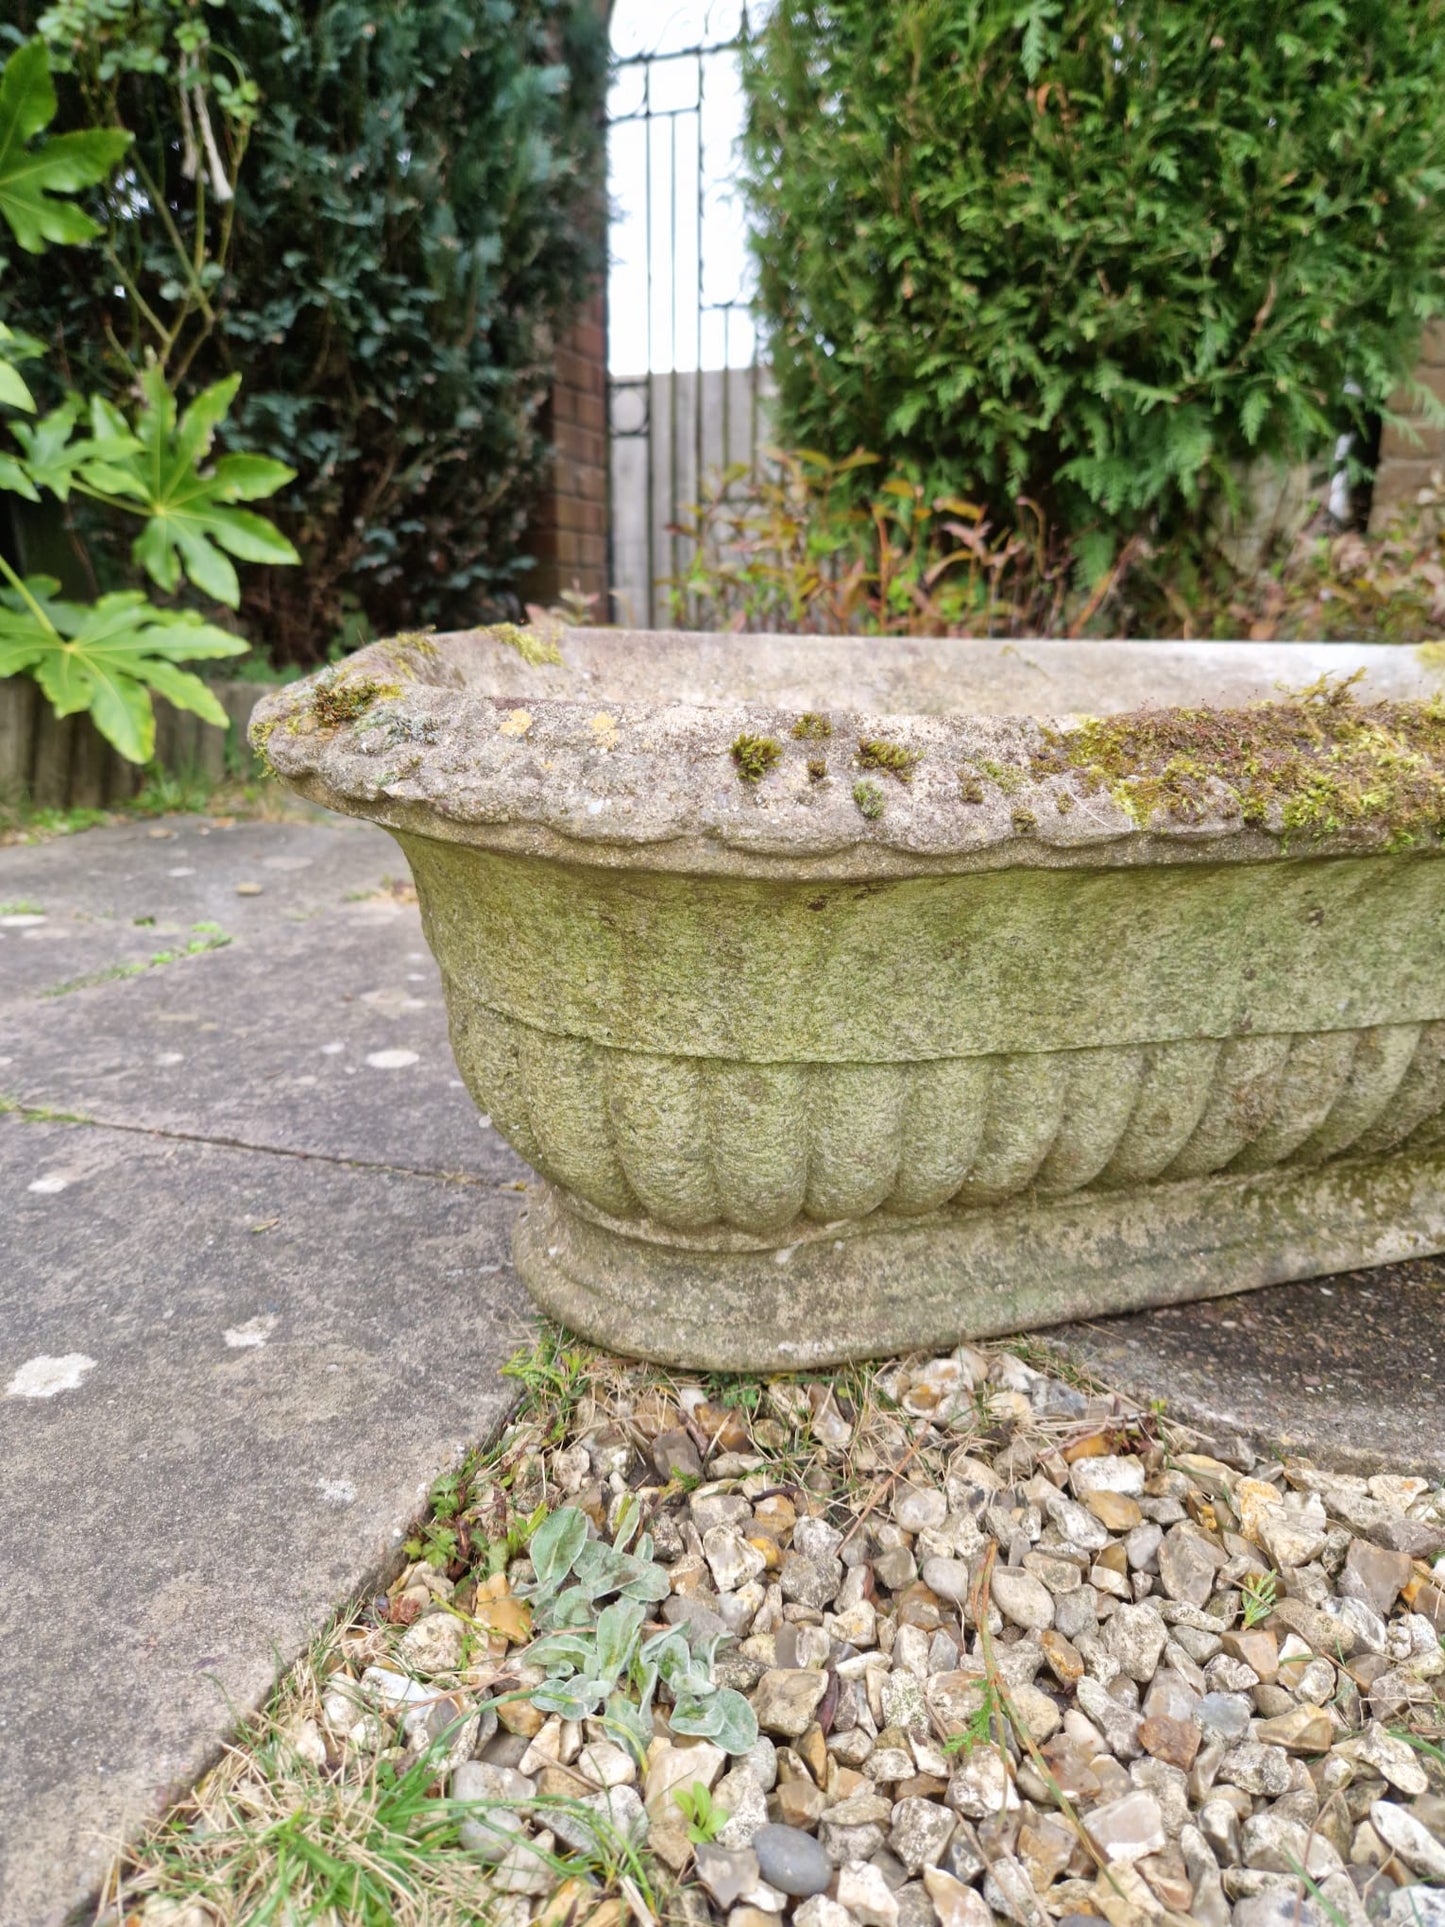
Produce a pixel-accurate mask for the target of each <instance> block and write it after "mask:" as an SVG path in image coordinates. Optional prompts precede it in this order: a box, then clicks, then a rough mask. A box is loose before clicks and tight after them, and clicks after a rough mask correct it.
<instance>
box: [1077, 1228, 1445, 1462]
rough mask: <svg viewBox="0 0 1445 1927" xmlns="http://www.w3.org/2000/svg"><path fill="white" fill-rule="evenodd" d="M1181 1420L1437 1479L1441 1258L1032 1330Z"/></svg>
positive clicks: (1443, 1383) (1444, 1381)
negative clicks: (1158, 1401) (1161, 1403)
mask: <svg viewBox="0 0 1445 1927" xmlns="http://www.w3.org/2000/svg"><path fill="white" fill-rule="evenodd" d="M1042 1336H1043V1338H1044V1339H1045V1341H1046V1342H1047V1343H1049V1344H1051V1345H1054V1346H1056V1347H1057V1348H1059V1349H1060V1350H1061V1351H1063V1352H1064V1353H1065V1354H1066V1355H1067V1356H1068V1357H1069V1358H1071V1359H1073V1360H1074V1362H1075V1363H1076V1364H1078V1365H1081V1366H1083V1367H1085V1368H1086V1369H1088V1370H1090V1371H1093V1372H1096V1373H1097V1374H1098V1375H1099V1376H1100V1377H1101V1378H1103V1379H1104V1380H1105V1381H1106V1382H1107V1383H1110V1384H1113V1385H1115V1386H1117V1387H1118V1388H1119V1389H1120V1390H1122V1391H1126V1392H1128V1393H1130V1394H1131V1396H1133V1397H1135V1398H1140V1399H1153V1398H1162V1399H1163V1400H1164V1401H1165V1405H1166V1408H1167V1410H1168V1411H1169V1412H1170V1413H1171V1414H1172V1415H1173V1416H1174V1417H1176V1418H1180V1419H1183V1420H1184V1422H1185V1423H1186V1424H1191V1425H1198V1426H1199V1427H1200V1428H1201V1429H1202V1430H1204V1431H1205V1432H1209V1433H1211V1434H1214V1435H1216V1436H1218V1437H1224V1436H1227V1435H1230V1434H1235V1435H1240V1434H1243V1435H1246V1436H1249V1437H1252V1438H1255V1439H1258V1440H1261V1441H1262V1442H1264V1443H1265V1444H1266V1445H1267V1446H1270V1447H1272V1448H1274V1449H1277V1450H1278V1451H1280V1452H1281V1453H1284V1452H1293V1453H1298V1454H1299V1455H1300V1456H1302V1457H1305V1458H1311V1459H1314V1460H1316V1461H1317V1462H1318V1463H1319V1464H1321V1465H1328V1466H1331V1467H1334V1468H1335V1469H1337V1470H1340V1471H1345V1472H1360V1473H1364V1474H1367V1475H1368V1474H1369V1473H1372V1472H1386V1471H1388V1472H1407V1473H1412V1474H1415V1475H1417V1476H1419V1477H1422V1478H1431V1479H1437V1480H1445V1423H1442V1416H1441V1415H1442V1409H1445V1407H1442V1397H1445V1391H1442V1388H1445V1258H1420V1259H1415V1260H1412V1261H1411V1262H1410V1263H1407V1264H1399V1265H1382V1266H1381V1267H1379V1268H1378V1269H1377V1270H1374V1271H1353V1272H1344V1273H1341V1274H1339V1275H1337V1276H1335V1277H1332V1278H1312V1279H1308V1280H1306V1281H1305V1282H1304V1283H1301V1284H1294V1285H1273V1286H1271V1287H1269V1289H1267V1290H1265V1291H1251V1292H1241V1293H1239V1294H1238V1295H1237V1296H1235V1297H1232V1298H1215V1299H1212V1300H1210V1302H1209V1303H1207V1304H1201V1305H1176V1306H1171V1307H1166V1308H1164V1309H1162V1310H1159V1311H1150V1312H1138V1313H1135V1314H1133V1315H1131V1316H1129V1317H1126V1318H1107V1319H1101V1320H1099V1322H1098V1323H1097V1324H1085V1325H1063V1326H1059V1327H1057V1328H1056V1329H1055V1330H1053V1331H1051V1332H1047V1333H1044V1334H1042Z"/></svg>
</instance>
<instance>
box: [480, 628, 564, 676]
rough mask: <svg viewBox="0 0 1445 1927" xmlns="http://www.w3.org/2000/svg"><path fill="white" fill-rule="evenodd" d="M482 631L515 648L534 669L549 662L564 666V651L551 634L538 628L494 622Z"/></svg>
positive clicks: (493, 638)
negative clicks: (540, 631)
mask: <svg viewBox="0 0 1445 1927" xmlns="http://www.w3.org/2000/svg"><path fill="white" fill-rule="evenodd" d="M482 633H483V635H487V636H490V637H491V638H492V640H493V641H494V642H502V643H505V644H506V646H507V647H508V648H509V649H515V650H516V652H517V654H518V655H519V656H520V657H521V658H522V661H523V662H529V663H531V665H532V667H533V668H534V669H538V668H540V667H541V666H542V664H543V663H547V662H550V663H556V664H557V665H558V667H559V668H560V667H562V666H563V664H562V651H561V650H560V649H559V648H558V647H557V645H556V643H555V642H554V641H553V640H552V638H551V636H549V635H543V634H541V633H539V632H538V631H537V630H536V629H523V628H521V627H520V626H519V625H518V624H517V623H515V622H494V623H493V624H492V626H491V628H490V629H484V630H483V631H482Z"/></svg>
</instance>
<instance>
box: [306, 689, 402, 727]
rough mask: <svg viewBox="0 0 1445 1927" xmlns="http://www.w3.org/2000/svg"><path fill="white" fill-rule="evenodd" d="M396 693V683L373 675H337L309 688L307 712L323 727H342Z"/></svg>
mask: <svg viewBox="0 0 1445 1927" xmlns="http://www.w3.org/2000/svg"><path fill="white" fill-rule="evenodd" d="M400 694H401V685H400V683H394V682H392V683H385V682H378V680H377V679H376V677H375V676H349V677H348V676H337V677H335V678H333V679H331V680H329V681H324V682H318V683H317V684H316V685H315V687H314V688H313V689H312V691H311V714H312V715H313V716H314V717H315V718H316V721H317V722H318V723H320V725H321V727H322V728H323V729H342V728H344V727H345V725H346V724H347V723H354V722H355V721H356V719H357V718H358V716H364V715H365V714H366V712H367V710H368V709H370V707H371V705H372V704H373V703H375V702H380V701H381V699H382V698H383V697H384V696H399V695H400Z"/></svg>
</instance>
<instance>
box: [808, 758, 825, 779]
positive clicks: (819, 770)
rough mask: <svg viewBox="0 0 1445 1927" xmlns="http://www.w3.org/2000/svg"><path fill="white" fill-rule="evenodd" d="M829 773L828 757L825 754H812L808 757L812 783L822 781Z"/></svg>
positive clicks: (809, 774)
mask: <svg viewBox="0 0 1445 1927" xmlns="http://www.w3.org/2000/svg"><path fill="white" fill-rule="evenodd" d="M827 774H828V759H827V758H826V757H825V756H810V757H809V758H808V781H809V782H810V783H821V782H822V781H823V779H824V778H825V777H826V776H827Z"/></svg>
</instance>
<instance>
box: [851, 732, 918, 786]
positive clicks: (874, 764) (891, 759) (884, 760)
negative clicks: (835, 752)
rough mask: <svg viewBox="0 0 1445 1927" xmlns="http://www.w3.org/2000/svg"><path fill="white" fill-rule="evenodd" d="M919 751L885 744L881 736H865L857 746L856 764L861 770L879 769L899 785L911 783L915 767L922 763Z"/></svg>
mask: <svg viewBox="0 0 1445 1927" xmlns="http://www.w3.org/2000/svg"><path fill="white" fill-rule="evenodd" d="M922 758H923V752H922V750H919V749H905V748H904V747H903V745H902V743H889V742H885V741H884V739H883V738H882V737H881V736H867V737H864V738H862V739H861V740H860V741H859V744H858V762H859V764H860V766H861V767H862V768H863V769H881V770H886V771H887V773H888V774H889V775H890V776H891V777H893V778H894V780H895V781H896V782H899V783H911V782H912V781H913V771H914V768H915V766H916V765H917V764H918V763H919V762H921V761H922Z"/></svg>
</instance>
